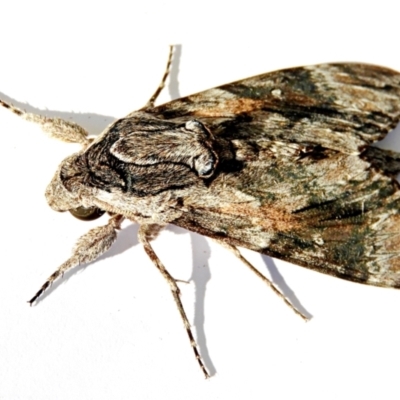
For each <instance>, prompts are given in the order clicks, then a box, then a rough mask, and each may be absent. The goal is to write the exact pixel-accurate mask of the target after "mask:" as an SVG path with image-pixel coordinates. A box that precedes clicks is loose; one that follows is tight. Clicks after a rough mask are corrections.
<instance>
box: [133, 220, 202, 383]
mask: <svg viewBox="0 0 400 400" xmlns="http://www.w3.org/2000/svg"><path fill="white" fill-rule="evenodd" d="M154 229H155V226H154V225H141V226H140V229H139V240H140V242H141V243H142V244H143V247H144V250H145V252H146V253H147V255H148V256H149V257H150V259H151V261H153V263H154V265H155V266H156V267H157V268H158V270H159V271H160V272H161V274H162V276H163V277H164V278H165V280H166V281H167V282H168V284H169V286H170V289H171V293H172V296H173V298H174V300H175V304H176V306H177V307H178V310H179V314H180V316H181V318H182V321H183V325H184V326H185V328H186V332H187V335H188V336H189V341H190V344H191V346H192V348H193V351H194V355H195V357H196V359H197V362H198V363H199V366H200V368H201V370H202V371H203V373H204V376H205V377H206V378H209V377H210V375H209V373H208V371H207V369H206V367H205V365H204V364H203V360H202V358H201V356H200V353H199V350H198V347H197V343H196V340H195V338H194V336H193V332H192V330H191V328H190V323H189V320H188V318H187V316H186V313H185V310H184V308H183V305H182V302H181V299H180V290H179V287H178V285H177V284H176V282H177V281H176V279H174V278H173V277H172V276H171V274H170V273H169V272H168V271H167V270H166V268H165V267H164V265H163V264H162V262H161V261H160V259H159V258H158V257H157V254H156V253H155V252H154V250H153V248H152V247H151V244H150V240H151V238H152V237H154Z"/></svg>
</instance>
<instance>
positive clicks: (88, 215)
mask: <svg viewBox="0 0 400 400" xmlns="http://www.w3.org/2000/svg"><path fill="white" fill-rule="evenodd" d="M69 212H70V213H71V214H72V215H73V216H74V217H75V218H78V219H80V220H82V221H93V220H94V219H97V218H100V217H101V216H102V215H103V214H104V211H103V210H100V208H97V207H87V208H86V207H78V208H74V209H72V210H69Z"/></svg>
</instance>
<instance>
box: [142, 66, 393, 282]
mask: <svg viewBox="0 0 400 400" xmlns="http://www.w3.org/2000/svg"><path fill="white" fill-rule="evenodd" d="M146 111H147V112H148V113H150V114H152V115H154V116H155V117H160V118H162V119H167V120H171V121H185V120H187V119H192V118H196V119H198V120H200V121H201V122H203V123H204V124H205V125H206V126H208V127H209V129H210V130H211V132H212V133H213V134H214V136H215V149H216V151H217V153H218V155H219V166H218V169H217V170H216V171H215V173H214V175H213V176H212V178H210V179H208V180H205V181H204V180H197V181H196V183H193V182H191V183H190V185H188V186H187V192H186V194H185V197H184V198H183V201H182V210H183V214H182V215H181V216H180V217H179V218H178V219H176V220H175V221H174V223H175V224H177V225H179V226H182V227H185V228H187V229H189V230H192V231H196V232H199V233H202V234H204V235H207V236H210V237H217V238H219V239H223V240H225V241H227V242H229V243H232V244H235V245H239V246H243V247H247V248H250V249H253V250H256V251H259V252H262V253H265V254H268V255H271V256H274V257H278V258H281V259H284V260H288V261H290V262H292V263H295V264H299V265H302V266H305V267H308V268H311V269H315V270H318V271H321V272H324V273H328V274H331V275H335V276H337V277H341V278H345V279H348V280H353V281H358V282H363V283H368V284H373V285H378V286H392V287H399V286H400V272H398V271H399V270H400V235H399V229H400V224H399V223H400V215H399V211H400V199H399V198H400V191H399V188H398V183H397V182H396V181H395V180H394V178H393V177H392V174H390V175H389V172H392V173H393V172H398V170H399V162H398V155H397V156H395V157H397V160H395V159H393V154H390V153H388V152H385V151H380V150H378V151H375V150H371V149H370V148H369V147H368V146H369V145H370V144H371V143H373V142H375V141H377V140H380V139H382V138H384V136H385V135H386V133H387V132H389V131H390V130H391V129H393V128H394V127H395V126H396V125H397V124H398V122H399V120H400V74H399V73H397V72H395V71H392V70H390V69H386V68H382V67H377V66H371V65H366V64H324V65H317V66H310V67H302V68H294V69H288V70H282V71H277V72H273V73H270V74H264V75H260V76H256V77H253V78H249V79H245V80H242V81H239V82H235V83H231V84H228V85H224V86H221V87H218V88H215V89H210V90H207V91H205V92H201V93H198V94H195V95H192V96H189V97H185V98H182V99H178V100H175V101H172V102H170V103H167V104H164V105H161V106H159V107H155V108H151V109H148V110H146ZM375 159H376V161H375ZM382 160H383V161H382ZM386 162H388V165H389V164H390V165H391V166H392V168H391V170H390V168H389V167H388V168H386V167H385V165H386ZM181 189H182V188H181Z"/></svg>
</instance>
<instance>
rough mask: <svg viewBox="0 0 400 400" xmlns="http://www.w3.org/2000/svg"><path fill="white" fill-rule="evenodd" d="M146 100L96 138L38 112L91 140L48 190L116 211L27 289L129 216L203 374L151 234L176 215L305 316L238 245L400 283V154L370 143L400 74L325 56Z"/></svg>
mask: <svg viewBox="0 0 400 400" xmlns="http://www.w3.org/2000/svg"><path fill="white" fill-rule="evenodd" d="M171 62H172V48H171V51H170V56H169V59H168V63H167V69H166V72H165V73H164V76H163V78H162V81H161V84H160V85H159V87H158V88H157V90H156V91H155V93H154V95H153V96H152V97H151V98H150V100H149V101H148V102H147V104H146V106H145V107H143V108H142V109H141V110H139V111H134V112H132V113H130V114H129V115H128V116H127V117H125V118H122V119H119V120H117V121H115V122H114V123H112V124H111V125H110V126H108V127H107V128H106V129H105V131H104V132H103V133H102V134H101V135H100V136H98V137H97V138H95V139H92V138H89V137H88V134H87V132H86V131H85V130H84V129H83V128H81V127H80V126H79V125H77V124H75V123H72V122H68V121H64V120H62V119H59V118H48V117H42V116H39V115H36V114H31V113H27V112H25V111H23V110H20V109H18V108H16V107H14V106H12V105H11V104H8V103H6V102H4V101H1V100H0V105H2V106H3V107H5V108H8V109H9V110H10V111H12V112H13V113H14V114H16V115H18V116H20V117H22V118H24V119H26V120H29V121H32V122H35V123H38V124H39V125H41V126H42V128H43V130H45V131H46V132H47V133H48V134H49V135H50V136H51V137H55V138H57V139H60V140H63V141H65V142H74V143H80V144H81V145H82V150H81V151H79V152H77V153H75V154H73V155H71V156H69V157H67V158H66V159H65V160H64V161H63V162H62V163H61V164H60V166H59V168H58V170H57V172H56V174H55V176H54V178H53V180H52V181H51V183H50V184H49V186H48V187H47V190H46V198H47V201H48V203H49V205H50V207H52V208H53V209H54V210H57V211H70V212H71V213H72V214H73V215H74V216H77V217H78V218H81V219H93V218H96V217H98V216H100V215H101V214H102V213H104V212H108V213H110V215H111V216H110V219H109V221H108V223H107V224H106V225H104V226H100V227H98V228H95V229H92V230H90V231H89V232H88V233H87V234H86V235H83V236H82V237H81V238H80V239H79V240H78V242H77V244H76V246H75V248H74V250H73V254H72V256H71V258H70V259H68V260H67V261H66V262H65V263H63V264H62V265H61V266H60V267H59V268H58V270H56V271H55V272H54V273H53V274H52V275H51V276H50V277H49V278H48V280H47V281H46V282H45V283H44V284H43V286H42V287H41V289H40V290H39V291H38V292H37V293H36V294H35V296H34V297H33V298H32V299H31V300H30V301H29V302H30V304H32V303H34V302H35V301H36V300H37V299H38V298H39V297H40V296H41V294H42V293H43V292H44V291H45V290H46V288H48V286H49V285H50V284H51V283H52V282H53V281H54V280H56V279H57V278H59V277H60V276H62V274H63V273H64V272H65V271H67V270H68V269H70V268H73V267H75V266H77V265H79V264H80V263H87V262H90V261H93V260H95V259H96V258H98V257H99V256H100V255H101V254H103V253H104V252H105V251H107V250H108V249H109V247H110V246H111V245H112V243H113V242H114V241H115V239H116V236H117V235H116V233H117V230H118V229H119V228H120V225H121V223H122V221H123V220H124V219H128V220H131V221H134V222H137V223H139V224H140V229H139V240H140V242H141V244H142V245H143V247H144V250H145V251H146V253H147V254H148V256H149V258H150V259H151V261H152V262H153V264H154V265H155V266H156V267H157V269H158V270H159V271H160V273H161V274H162V276H163V277H164V278H165V279H166V281H167V282H168V284H169V286H170V289H171V293H172V296H173V298H174V301H175V303H176V305H177V308H178V310H179V314H180V316H181V319H182V321H183V324H184V326H185V329H186V332H187V335H188V338H189V341H190V344H191V346H192V348H193V351H194V354H195V357H196V359H197V362H198V363H199V366H200V368H201V370H202V371H203V373H204V375H205V377H206V378H207V377H209V373H208V371H207V368H206V366H205V364H204V362H203V360H202V358H201V356H200V351H199V349H198V346H197V344H196V340H195V338H194V335H193V332H192V330H191V327H190V323H189V320H188V318H187V316H186V313H185V311H184V308H183V305H182V303H181V300H180V296H179V293H180V291H179V287H178V285H177V282H178V280H176V279H174V278H173V277H172V276H171V274H170V273H169V272H168V270H167V269H166V268H165V266H164V265H163V264H162V262H161V261H160V259H159V258H158V257H157V255H156V253H155V252H154V250H153V248H152V247H151V244H150V241H151V240H152V239H154V238H155V237H156V236H157V235H158V234H159V232H160V230H161V229H162V228H163V227H164V226H166V225H167V224H169V223H173V224H176V225H178V226H180V227H183V228H186V229H188V230H191V231H193V232H197V233H199V234H202V235H205V236H208V237H210V238H212V239H214V240H216V241H217V242H219V243H221V244H222V245H224V246H225V247H226V248H227V249H229V250H230V251H231V252H232V253H233V254H234V255H235V256H236V257H237V258H238V259H239V260H241V261H242V262H243V263H244V264H245V265H246V266H247V267H248V268H249V269H250V270H251V271H253V273H255V274H256V275H257V276H258V277H259V278H261V280H263V281H264V282H265V283H266V284H267V285H268V286H270V287H271V288H272V289H273V291H274V292H275V293H277V294H278V296H279V297H281V298H282V299H283V300H284V302H285V303H286V304H287V305H288V306H289V307H290V308H292V309H293V311H294V312H296V313H297V314H298V315H300V316H301V317H302V318H303V319H305V320H306V319H307V317H306V316H305V315H304V314H303V313H301V312H300V311H299V310H297V309H296V308H295V307H294V306H293V305H292V304H291V303H290V301H289V299H287V298H286V297H285V296H284V295H283V294H282V293H281V291H280V290H279V289H278V288H277V287H276V286H275V285H274V284H273V283H272V282H271V281H270V280H269V279H268V278H266V277H265V276H264V275H262V274H261V273H260V272H259V271H258V270H257V269H255V268H254V267H253V266H252V265H251V264H250V263H249V262H248V261H247V260H246V259H245V258H244V257H243V256H242V254H241V253H240V251H239V250H238V248H237V246H242V247H246V248H249V249H251V250H255V251H258V252H260V253H263V254H267V255H270V256H273V257H278V258H281V259H283V260H286V261H289V262H292V263H295V264H298V265H302V266H304V267H307V268H311V269H313V270H316V271H320V272H323V273H326V274H330V275H333V276H336V277H339V278H343V279H347V280H351V281H355V282H360V283H366V284H371V285H376V286H384V287H394V288H399V287H400V233H399V230H398V227H399V222H400V190H399V185H398V183H397V182H396V180H395V179H394V177H395V175H396V174H398V173H399V172H400V154H398V153H395V152H391V151H387V150H382V149H378V148H375V147H372V146H371V144H373V143H374V142H376V141H378V140H381V139H383V138H384V136H385V135H386V134H387V133H388V132H389V131H390V130H391V129H393V128H394V127H395V126H396V124H397V123H398V122H399V120H400V74H399V73H397V72H395V71H392V70H389V69H385V68H382V67H377V66H371V65H366V64H352V63H346V64H322V65H315V66H308V67H300V68H292V69H288V70H282V71H276V72H272V73H269V74H264V75H259V76H256V77H252V78H248V79H244V80H242V81H239V82H234V83H231V84H227V85H223V86H220V87H218V88H213V89H210V90H207V91H205V92H201V93H198V94H194V95H191V96H188V97H185V98H182V99H177V100H174V101H172V102H170V103H166V104H163V105H160V106H155V105H154V104H155V101H156V99H157V96H158V95H159V93H160V92H161V90H162V88H163V87H164V85H165V81H166V79H167V76H168V72H169V68H170V65H171Z"/></svg>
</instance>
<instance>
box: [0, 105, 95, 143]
mask: <svg viewBox="0 0 400 400" xmlns="http://www.w3.org/2000/svg"><path fill="white" fill-rule="evenodd" d="M0 105H1V106H3V107H5V108H8V109H9V110H10V111H12V112H13V113H14V114H17V115H18V116H19V117H21V118H23V119H25V120H27V121H31V122H34V123H36V124H38V125H40V126H41V128H42V130H43V131H44V132H45V133H46V134H48V135H49V136H50V137H52V138H55V139H58V140H61V141H63V142H67V143H80V144H82V146H84V147H86V146H87V145H88V144H89V143H90V142H91V140H90V139H89V138H88V132H87V131H86V130H85V129H84V128H82V127H81V126H80V125H78V124H76V123H75V122H71V121H66V120H64V119H61V118H51V117H45V116H43V115H39V114H33V113H28V112H26V111H24V110H21V109H20V108H18V107H15V106H13V105H12V104H9V103H6V102H5V101H3V100H0Z"/></svg>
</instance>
